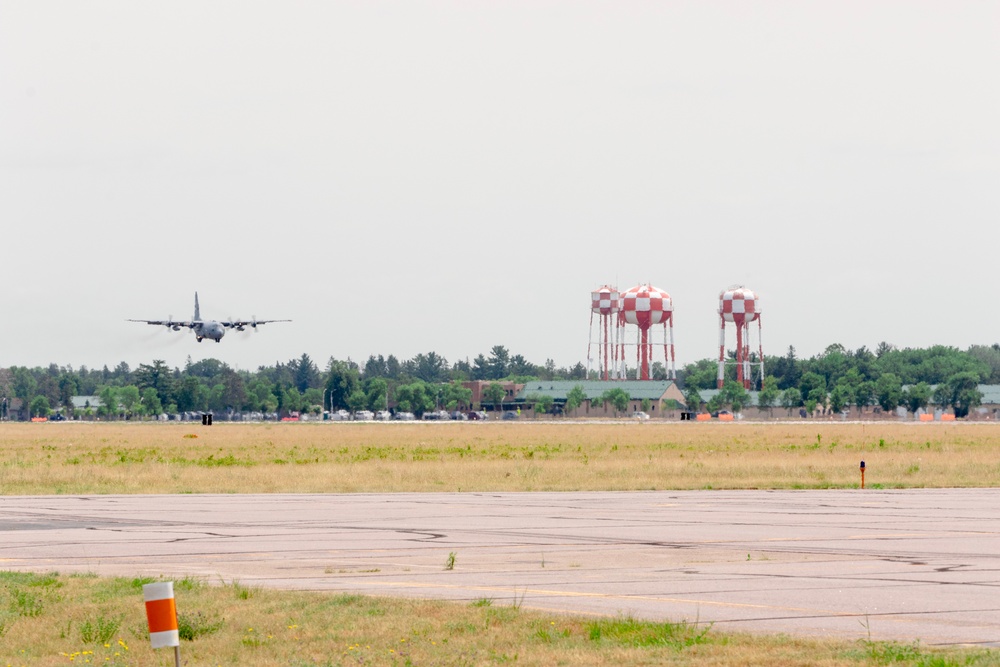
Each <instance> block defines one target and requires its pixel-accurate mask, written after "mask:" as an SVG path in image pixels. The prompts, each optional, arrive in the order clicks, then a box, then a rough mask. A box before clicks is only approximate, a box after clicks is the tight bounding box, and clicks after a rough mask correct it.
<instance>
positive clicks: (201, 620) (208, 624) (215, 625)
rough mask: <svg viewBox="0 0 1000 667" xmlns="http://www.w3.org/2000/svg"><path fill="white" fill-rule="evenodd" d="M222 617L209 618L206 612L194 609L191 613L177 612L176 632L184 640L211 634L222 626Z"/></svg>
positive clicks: (192, 639)
mask: <svg viewBox="0 0 1000 667" xmlns="http://www.w3.org/2000/svg"><path fill="white" fill-rule="evenodd" d="M222 623H223V621H222V619H221V618H218V619H210V618H209V617H208V616H207V615H206V614H204V613H202V612H200V611H196V612H195V613H193V614H185V613H180V612H178V614H177V633H178V635H180V638H181V639H182V640H184V641H194V640H195V639H197V638H198V637H203V636H206V635H212V634H215V633H216V632H218V631H219V629H220V628H222Z"/></svg>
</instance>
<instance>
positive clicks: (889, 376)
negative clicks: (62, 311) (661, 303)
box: [0, 343, 1000, 418]
mask: <svg viewBox="0 0 1000 667" xmlns="http://www.w3.org/2000/svg"><path fill="white" fill-rule="evenodd" d="M732 356H733V355H732V353H730V360H731V358H732ZM758 361H759V360H758V359H752V362H753V363H754V364H757V362H758ZM754 367H755V368H759V366H754ZM764 370H765V371H766V373H765V376H764V377H763V378H760V377H759V372H758V374H757V375H756V376H755V378H754V389H755V390H758V391H757V392H756V400H755V403H756V404H757V405H758V406H759V407H762V408H764V409H773V408H777V407H782V408H785V409H788V410H792V409H795V408H799V407H804V408H806V409H807V410H809V411H810V412H811V411H813V410H815V409H817V408H819V409H829V410H832V411H836V412H839V411H840V410H842V409H844V408H845V407H847V406H857V407H858V408H859V409H862V410H864V409H866V408H869V407H874V406H878V407H879V409H882V410H893V409H895V408H896V407H897V406H899V405H905V406H906V407H907V408H908V409H911V410H917V409H920V408H922V407H923V408H925V407H927V405H928V404H929V403H930V402H933V403H934V404H937V405H940V406H948V407H952V408H954V410H955V412H956V414H958V415H959V416H961V415H963V414H966V413H967V412H968V410H970V409H972V408H973V407H975V406H976V405H978V401H979V400H981V398H982V397H981V395H980V394H979V392H978V390H977V389H976V385H978V384H980V383H985V384H1000V345H996V344H995V345H992V346H973V347H970V348H969V349H968V350H964V351H963V350H958V349H956V348H952V347H944V346H935V347H931V348H927V349H903V350H900V349H897V348H895V347H893V346H891V345H888V344H886V343H882V344H880V345H879V346H878V347H877V348H876V349H875V350H874V351H870V350H868V349H867V348H864V347H862V348H859V349H858V350H853V351H852V350H847V349H845V348H844V347H843V346H841V345H831V346H829V347H828V348H827V349H826V350H824V352H823V353H822V354H819V355H816V356H814V357H811V358H809V359H799V358H798V357H797V356H796V354H795V350H794V348H791V347H790V348H789V349H788V351H787V353H786V354H785V355H784V356H780V357H770V356H766V357H765V358H764ZM716 374H717V361H715V360H711V359H704V360H701V361H698V362H696V363H693V364H688V365H687V366H685V367H684V368H683V369H682V370H681V371H680V373H679V377H678V384H679V385H680V386H681V387H682V388H683V389H684V391H685V393H686V396H687V397H688V399H689V401H688V402H689V404H701V403H702V401H701V394H702V393H705V392H706V390H711V389H714V388H715V387H716ZM653 375H654V378H657V379H662V378H663V377H665V371H664V369H663V367H662V365H656V366H655V367H654V369H653ZM725 377H726V379H727V380H735V364H733V363H730V364H728V365H727V367H726V371H725ZM591 378H592V379H596V377H595V375H594V374H593V373H591ZM532 379H537V380H584V379H587V369H586V368H585V367H584V366H583V365H582V364H581V363H577V364H576V365H574V366H572V367H564V368H558V367H556V365H555V363H554V362H552V360H546V362H545V363H544V364H541V365H536V364H532V363H531V362H528V361H527V360H526V359H525V358H524V357H523V356H521V355H512V354H511V353H510V352H509V350H507V348H505V347H504V346H502V345H497V346H494V347H493V348H492V349H491V350H490V352H489V353H487V354H480V355H477V356H476V357H475V358H474V359H473V360H471V361H470V360H468V359H466V360H463V361H457V362H455V363H449V362H448V360H447V359H445V358H444V357H442V356H441V355H439V354H437V353H435V352H428V353H426V354H418V355H416V356H414V357H413V358H412V359H408V360H405V361H400V360H398V359H397V358H396V357H394V356H393V355H389V356H388V357H383V356H382V355H378V356H375V355H372V356H370V357H369V358H368V359H367V360H366V361H365V362H364V364H361V365H359V364H357V363H355V362H353V361H351V360H350V359H348V360H337V359H333V358H331V359H330V360H329V361H328V362H327V364H326V367H325V369H323V370H320V368H319V367H318V366H317V365H316V363H315V362H314V361H313V360H312V359H311V358H310V357H309V355H307V354H303V355H302V356H301V357H299V358H297V359H292V360H290V361H288V362H284V363H283V362H276V363H275V364H274V365H273V366H261V367H259V368H258V369H257V370H256V371H247V370H239V369H234V368H231V367H230V366H228V365H227V364H225V363H223V362H221V361H219V360H217V359H206V360H202V361H198V362H192V361H191V360H190V359H189V360H188V362H187V363H186V364H185V365H184V367H183V368H176V367H175V368H170V367H168V366H167V365H166V364H165V363H164V362H163V361H161V360H154V361H153V362H152V363H149V364H140V365H139V367H138V368H135V369H132V368H130V367H129V365H128V364H127V363H124V362H122V363H120V364H118V365H117V366H115V367H114V368H111V369H109V368H108V367H107V366H105V367H104V368H102V369H100V370H96V369H88V368H86V367H79V368H73V367H70V366H57V365H56V364H51V365H50V366H48V367H47V368H42V367H36V368H28V367H17V366H15V367H11V368H9V369H0V417H4V418H10V417H15V418H26V417H27V416H34V415H45V414H48V413H50V412H52V411H59V412H61V413H62V414H64V415H66V416H71V415H72V414H74V413H75V412H83V413H85V414H86V413H90V414H94V415H101V416H104V417H106V418H116V417H118V418H130V417H134V416H143V415H156V414H161V413H163V412H169V413H175V412H187V411H206V410H210V411H213V412H216V413H222V412H261V413H287V412H303V411H309V410H312V411H319V410H338V409H344V410H350V411H356V410H362V409H368V410H372V411H377V410H384V409H387V408H388V407H389V406H392V407H394V408H396V409H399V410H404V411H408V412H414V413H418V414H419V413H421V412H425V411H429V410H433V409H445V410H453V409H467V408H472V407H478V406H473V405H471V392H470V391H469V390H468V389H466V388H464V387H462V386H461V382H463V381H466V380H486V381H491V382H493V383H498V382H499V381H501V380H506V381H514V382H525V381H529V380H532ZM737 387H738V389H737ZM741 391H743V388H742V386H740V385H738V384H737V383H735V382H727V384H726V387H725V390H724V391H723V392H719V393H718V394H715V395H713V396H711V397H710V400H709V401H707V402H708V403H709V405H708V407H709V408H719V409H721V406H728V407H730V408H741V407H743V406H746V405H748V404H749V394H746V392H745V391H743V394H746V395H743V394H741ZM623 393H624V392H623ZM713 393H714V392H713ZM74 396H97V397H98V399H99V400H97V401H94V404H93V405H86V404H84V405H82V406H78V405H74V402H73V397H74ZM592 398H593V397H592ZM13 399H17V401H16V405H18V406H20V411H19V412H17V413H14V414H12V406H13V405H14V403H13V402H12V400H13ZM504 399H505V393H504V390H503V388H502V387H501V386H500V385H499V384H491V385H490V386H488V387H487V390H486V392H484V395H483V403H486V404H488V405H490V406H502V404H503V401H504ZM535 399H536V400H535V401H533V402H535V403H537V402H538V401H541V405H540V406H539V407H541V408H542V409H544V410H546V411H547V410H549V409H551V407H552V406H551V405H549V402H548V399H545V398H543V397H535Z"/></svg>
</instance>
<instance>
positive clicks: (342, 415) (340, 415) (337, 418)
mask: <svg viewBox="0 0 1000 667" xmlns="http://www.w3.org/2000/svg"><path fill="white" fill-rule="evenodd" d="M350 418H351V414H350V413H349V412H348V411H347V410H336V411H334V412H331V413H330V421H332V422H344V421H347V420H349V419H350Z"/></svg>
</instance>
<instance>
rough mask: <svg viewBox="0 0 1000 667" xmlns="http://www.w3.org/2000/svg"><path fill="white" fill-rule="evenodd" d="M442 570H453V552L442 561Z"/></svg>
mask: <svg viewBox="0 0 1000 667" xmlns="http://www.w3.org/2000/svg"><path fill="white" fill-rule="evenodd" d="M444 569H446V570H454V569H455V552H454V551H452V552H451V553H449V554H448V558H446V559H445V561H444Z"/></svg>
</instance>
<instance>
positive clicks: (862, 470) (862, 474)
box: [861, 461, 865, 489]
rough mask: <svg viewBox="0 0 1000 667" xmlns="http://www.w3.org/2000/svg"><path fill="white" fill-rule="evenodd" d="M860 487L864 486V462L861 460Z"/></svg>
mask: <svg viewBox="0 0 1000 667" xmlns="http://www.w3.org/2000/svg"><path fill="white" fill-rule="evenodd" d="M861 488H862V489H863V488H865V462H864V461H862V462H861Z"/></svg>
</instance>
